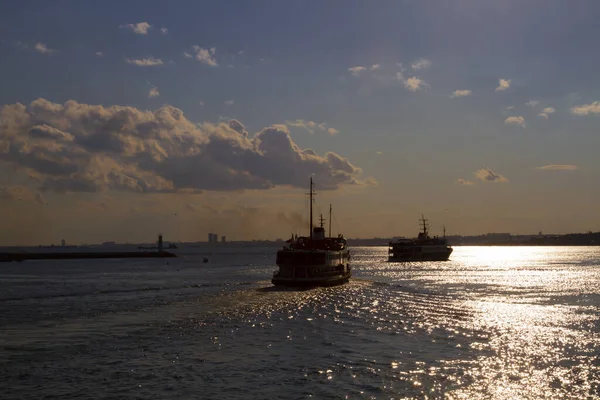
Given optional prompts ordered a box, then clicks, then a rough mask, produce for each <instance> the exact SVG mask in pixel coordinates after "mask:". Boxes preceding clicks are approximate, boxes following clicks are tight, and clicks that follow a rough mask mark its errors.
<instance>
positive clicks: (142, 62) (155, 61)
mask: <svg viewBox="0 0 600 400" xmlns="http://www.w3.org/2000/svg"><path fill="white" fill-rule="evenodd" d="M125 61H126V62H127V64H134V65H137V66H138V67H156V66H158V65H163V61H162V60H161V59H160V58H154V57H148V58H142V59H139V60H134V59H130V58H126V59H125Z"/></svg>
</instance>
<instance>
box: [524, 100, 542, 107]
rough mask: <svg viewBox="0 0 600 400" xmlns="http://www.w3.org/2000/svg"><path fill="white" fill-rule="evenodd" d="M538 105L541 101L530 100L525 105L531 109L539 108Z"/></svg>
mask: <svg viewBox="0 0 600 400" xmlns="http://www.w3.org/2000/svg"><path fill="white" fill-rule="evenodd" d="M538 104H540V102H539V101H537V100H529V101H528V102H527V103H525V105H526V106H529V107H535V106H537V105H538Z"/></svg>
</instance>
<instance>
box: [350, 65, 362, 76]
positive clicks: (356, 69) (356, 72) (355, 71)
mask: <svg viewBox="0 0 600 400" xmlns="http://www.w3.org/2000/svg"><path fill="white" fill-rule="evenodd" d="M366 70H367V68H365V67H361V66H360V65H357V66H355V67H350V68H348V71H350V73H351V74H352V75H354V76H359V75H360V73H361V72H364V71H366Z"/></svg>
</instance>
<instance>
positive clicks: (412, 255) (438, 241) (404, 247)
mask: <svg viewBox="0 0 600 400" xmlns="http://www.w3.org/2000/svg"><path fill="white" fill-rule="evenodd" d="M420 221H421V223H422V226H423V231H422V232H419V236H418V237H417V238H415V239H397V240H396V241H391V242H390V243H389V250H388V261H391V262H399V261H447V260H448V257H450V254H452V250H453V249H452V247H450V246H449V245H448V241H447V240H446V229H445V228H444V237H442V238H439V237H437V236H435V237H433V238H431V237H429V232H428V226H427V220H426V219H425V216H424V215H421V219H420Z"/></svg>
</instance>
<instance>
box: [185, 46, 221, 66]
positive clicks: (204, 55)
mask: <svg viewBox="0 0 600 400" xmlns="http://www.w3.org/2000/svg"><path fill="white" fill-rule="evenodd" d="M192 49H193V50H194V55H192V54H190V53H188V52H184V53H183V56H184V57H186V58H192V57H194V58H195V59H196V60H197V61H198V62H201V63H202V64H206V65H210V66H211V67H218V66H219V64H218V63H217V60H216V59H215V53H216V51H217V49H216V48H214V47H211V48H210V49H205V48H202V47H200V46H198V45H194V46H192Z"/></svg>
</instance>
